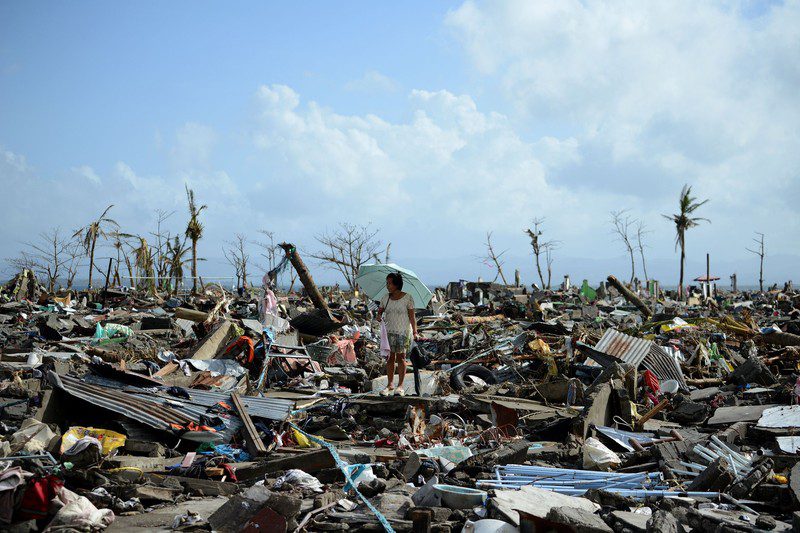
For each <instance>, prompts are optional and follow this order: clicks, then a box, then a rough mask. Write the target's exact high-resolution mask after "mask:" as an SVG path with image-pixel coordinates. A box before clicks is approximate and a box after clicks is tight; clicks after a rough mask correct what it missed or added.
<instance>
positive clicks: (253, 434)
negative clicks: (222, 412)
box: [231, 392, 267, 457]
mask: <svg viewBox="0 0 800 533" xmlns="http://www.w3.org/2000/svg"><path fill="white" fill-rule="evenodd" d="M231 400H232V401H233V405H234V407H236V410H237V411H238V412H239V418H241V419H242V423H243V424H244V430H245V433H246V434H247V440H246V442H245V444H246V445H247V452H248V453H249V454H250V455H252V456H253V457H258V456H259V455H266V453H267V448H266V447H265V446H264V442H263V441H262V440H261V437H259V436H258V430H257V429H256V427H255V425H254V424H253V420H252V419H251V418H250V415H249V414H248V413H247V408H246V407H245V406H244V404H243V403H242V399H241V398H240V397H239V395H238V394H237V393H235V392H232V393H231Z"/></svg>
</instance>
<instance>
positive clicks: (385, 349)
mask: <svg viewBox="0 0 800 533" xmlns="http://www.w3.org/2000/svg"><path fill="white" fill-rule="evenodd" d="M390 353H391V349H390V348H389V335H388V334H387V333H386V324H385V323H384V322H383V320H381V355H382V356H383V357H384V358H387V359H388V357H389V354H390Z"/></svg>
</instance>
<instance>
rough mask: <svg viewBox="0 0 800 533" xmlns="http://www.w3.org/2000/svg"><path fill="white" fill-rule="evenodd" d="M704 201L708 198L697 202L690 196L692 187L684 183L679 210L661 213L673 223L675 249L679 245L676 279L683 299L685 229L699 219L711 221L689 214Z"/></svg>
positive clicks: (697, 222)
mask: <svg viewBox="0 0 800 533" xmlns="http://www.w3.org/2000/svg"><path fill="white" fill-rule="evenodd" d="M706 202H708V199H706V200H703V201H702V202H698V201H697V198H695V197H693V196H692V188H691V187H689V185H684V186H683V189H681V197H680V200H679V202H678V208H679V212H678V213H677V214H675V215H663V216H664V218H666V219H667V220H670V221H672V222H674V223H675V249H676V250H677V249H678V247H679V246H680V248H681V277H680V280H679V281H678V291H679V294H680V298H681V299H683V266H684V263H685V261H686V230H688V229H689V228H693V227H695V226H698V225H700V222H701V221H705V222H709V223H710V222H711V221H710V220H708V219H707V218H700V217H695V218H692V216H691V215H692V214H693V213H694V212H695V211H697V209H698V208H699V207H700V206H701V205H703V204H704V203H706Z"/></svg>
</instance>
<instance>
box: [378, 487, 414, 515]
mask: <svg viewBox="0 0 800 533" xmlns="http://www.w3.org/2000/svg"><path fill="white" fill-rule="evenodd" d="M373 504H374V505H375V507H376V508H377V509H378V511H380V512H381V513H382V514H383V515H384V516H386V518H389V519H391V518H396V519H399V520H401V519H404V518H405V516H406V512H407V511H408V509H409V508H411V507H414V501H413V500H412V499H411V498H410V497H409V496H406V495H405V494H397V493H394V492H384V493H383V494H381V495H380V496H377V497H376V498H375V500H374V501H373Z"/></svg>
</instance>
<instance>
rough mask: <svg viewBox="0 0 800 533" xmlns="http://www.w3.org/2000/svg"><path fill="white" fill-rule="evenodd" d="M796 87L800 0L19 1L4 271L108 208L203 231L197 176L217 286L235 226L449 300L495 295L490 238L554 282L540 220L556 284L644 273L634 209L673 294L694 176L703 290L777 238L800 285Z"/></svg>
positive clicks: (10, 50)
mask: <svg viewBox="0 0 800 533" xmlns="http://www.w3.org/2000/svg"><path fill="white" fill-rule="evenodd" d="M798 87H800V3H798V2H797V1H791V2H750V1H742V2H696V1H686V2H682V1H673V2H638V1H632V2H622V1H619V2H599V1H591V0H587V1H569V0H554V1H528V0H520V1H509V2H491V3H488V2H487V3H484V2H476V1H467V2H463V3H462V2H417V3H406V2H401V3H389V2H336V3H334V2H322V1H320V2H305V3H301V4H298V3H284V4H278V3H275V4H267V3H264V2H233V3H225V4H221V3H218V2H213V3H212V2H202V1H201V2H197V1H191V2H169V3H163V2H135V3H123V2H118V3H111V2H71V3H64V2H51V3H45V2H37V3H32V2H3V3H2V4H0V184H2V186H3V191H4V194H3V199H2V206H3V209H2V210H0V257H11V256H14V255H16V254H17V253H18V251H19V249H20V248H21V243H22V242H23V241H26V240H30V239H34V238H35V236H36V234H37V233H38V232H40V231H43V230H46V229H48V228H51V227H54V226H60V227H62V228H63V229H64V230H73V229H75V228H77V227H79V226H81V225H82V224H85V223H86V222H88V221H89V220H90V219H91V218H92V217H94V216H96V215H98V214H99V213H100V212H101V211H102V210H103V208H105V206H106V205H108V204H115V207H114V208H113V209H112V215H113V217H114V218H115V219H116V220H117V221H118V222H119V223H120V224H121V225H122V228H123V230H124V231H128V232H131V233H142V234H145V233H147V232H149V231H153V229H154V226H155V215H154V213H155V210H157V209H163V210H166V211H175V214H174V215H173V216H172V217H171V218H170V219H169V221H168V223H167V226H168V227H169V229H171V230H172V231H173V232H179V231H182V229H183V228H184V226H185V215H186V205H185V193H184V184H189V186H190V187H192V188H193V189H195V191H196V194H197V197H198V199H199V200H200V201H201V202H202V203H204V204H207V205H208V210H207V211H205V212H204V213H203V217H204V218H203V220H204V222H205V224H206V230H207V235H206V237H205V238H204V239H203V241H201V244H200V253H201V255H203V256H204V257H207V258H208V261H206V262H205V263H204V264H203V265H202V266H201V269H202V271H203V273H204V274H205V275H207V276H215V275H219V276H225V275H231V272H229V270H230V269H229V268H226V266H225V264H224V262H222V261H221V260H220V259H219V258H220V257H221V256H222V253H221V246H222V243H223V241H225V240H226V239H230V238H231V237H232V235H233V234H234V233H237V232H241V233H246V234H247V235H249V236H251V237H252V238H253V239H255V238H256V237H257V231H258V230H259V229H267V230H271V231H274V232H275V233H276V236H277V237H278V239H281V240H287V241H293V242H296V243H298V244H299V245H300V247H301V249H305V250H309V251H310V250H313V249H314V248H315V244H314V235H315V234H318V233H320V232H322V231H324V230H325V229H326V228H333V227H335V225H336V223H337V222H341V221H347V222H352V223H357V224H366V223H372V224H373V225H374V226H375V227H377V228H380V236H381V237H382V238H383V240H384V241H385V242H391V243H392V248H391V249H392V257H393V259H394V260H395V261H396V262H398V263H401V264H403V265H407V266H409V267H411V268H413V269H415V270H417V271H419V272H420V273H421V274H422V275H423V276H425V277H426V278H427V279H428V280H429V281H430V282H431V283H438V282H443V281H447V280H448V279H455V278H458V277H467V278H470V277H474V276H478V275H482V276H483V277H484V278H489V279H491V278H492V277H493V276H492V274H491V272H490V270H489V269H488V268H486V267H484V266H482V265H481V263H480V261H479V260H477V259H476V258H475V256H477V255H479V254H481V253H482V252H483V242H484V241H485V234H486V232H487V231H492V232H493V235H494V237H493V238H494V240H495V243H496V247H497V249H498V250H508V251H507V254H506V257H507V264H506V269H507V270H509V274H511V273H512V272H513V269H514V268H520V269H521V270H522V272H523V278H526V279H527V280H528V281H532V278H531V275H532V274H531V266H530V265H531V258H530V246H529V241H528V239H527V238H526V237H525V235H524V234H523V230H524V229H525V228H526V227H528V225H529V223H530V221H531V219H532V218H534V217H540V218H544V219H545V231H546V236H549V237H550V238H552V239H557V240H558V241H560V242H561V245H560V248H559V249H558V250H557V252H556V254H555V263H554V275H555V276H556V277H560V276H561V275H562V274H564V273H570V274H571V275H572V277H573V279H575V278H582V277H589V278H590V279H592V280H596V279H600V278H601V277H602V276H604V275H606V274H608V273H610V272H615V273H618V275H620V276H621V277H627V275H628V271H629V266H628V264H627V260H626V258H625V252H624V249H623V248H622V245H621V243H619V242H617V241H615V239H614V237H613V235H612V234H611V227H610V224H609V213H610V211H612V210H621V209H628V210H629V211H628V212H629V213H630V215H631V216H633V217H636V218H640V219H642V220H643V221H644V222H645V224H646V225H647V227H648V228H649V230H650V233H649V234H648V235H647V245H648V248H647V249H646V254H647V257H648V259H649V260H650V261H651V265H649V269H650V270H651V276H652V275H655V276H656V277H659V278H661V279H662V280H664V281H663V282H664V283H667V284H669V283H675V281H676V280H677V264H678V263H677V255H676V254H675V251H674V232H673V228H672V227H671V226H670V224H669V222H668V221H666V220H664V218H663V217H662V216H661V215H662V214H663V213H671V212H674V210H675V207H676V205H677V199H678V193H679V191H680V189H681V187H682V186H683V184H684V183H688V184H690V185H692V186H693V188H694V192H695V193H696V194H697V196H699V197H701V198H709V199H710V201H709V203H708V204H707V205H706V206H704V207H703V208H702V210H701V212H700V215H701V216H705V217H707V218H709V219H710V220H711V224H704V225H702V226H700V227H698V228H696V229H693V230H691V231H690V233H689V236H688V239H687V240H688V254H689V258H690V269H689V272H688V274H691V275H692V277H694V275H697V274H699V273H700V270H701V269H702V270H704V262H705V261H704V257H705V253H706V252H710V253H711V256H712V259H713V261H714V265H715V266H716V267H717V269H718V270H719V271H718V272H717V274H719V275H721V276H723V277H724V279H727V275H728V274H730V273H731V272H733V271H734V270H736V271H737V272H739V274H740V283H742V282H745V283H746V282H748V281H749V280H750V278H752V276H753V273H754V271H755V269H756V266H757V265H756V259H755V258H754V257H753V256H752V255H751V254H749V253H747V252H746V251H745V248H746V247H747V246H748V245H750V240H751V238H752V237H753V232H754V231H760V232H764V233H765V234H766V235H767V251H768V254H769V256H768V259H767V272H766V274H767V279H768V280H771V281H783V280H785V279H787V278H791V277H792V275H794V277H795V281H800V275H798V274H800V271H798V268H797V265H798V259H800V238H798V234H800V216H799V215H798V207H797V206H798V203H800V179H798V173H800V128H799V127H798V124H800V91H799V90H798ZM109 253H110V252H109V251H107V250H106V251H103V252H101V253H100V254H98V255H101V256H102V255H105V256H107V255H109ZM701 265H702V266H701ZM3 266H5V265H3ZM640 268H641V266H640V265H639V264H637V269H640ZM639 274H640V272H639ZM640 276H641V274H640ZM318 277H320V278H321V279H323V281H325V280H329V279H334V278H333V277H332V274H330V275H329V274H325V273H323V272H319V274H318ZM743 278H746V279H743Z"/></svg>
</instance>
